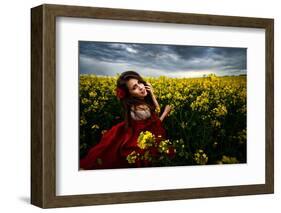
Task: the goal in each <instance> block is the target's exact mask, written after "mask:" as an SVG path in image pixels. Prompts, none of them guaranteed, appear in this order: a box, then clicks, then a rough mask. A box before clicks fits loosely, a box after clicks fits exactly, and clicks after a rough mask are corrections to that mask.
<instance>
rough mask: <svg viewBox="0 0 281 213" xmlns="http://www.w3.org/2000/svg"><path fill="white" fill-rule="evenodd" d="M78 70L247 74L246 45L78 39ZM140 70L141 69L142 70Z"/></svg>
mask: <svg viewBox="0 0 281 213" xmlns="http://www.w3.org/2000/svg"><path fill="white" fill-rule="evenodd" d="M79 53H80V57H79V59H80V61H79V62H80V63H79V68H80V73H95V74H99V75H114V74H116V72H122V71H124V70H127V69H134V70H137V71H140V72H143V74H145V75H151V73H148V72H149V70H153V73H154V75H169V74H173V73H174V74H175V73H181V75H183V73H184V72H186V73H188V72H193V73H194V72H196V71H198V72H199V71H209V72H215V73H216V74H218V75H237V74H246V48H226V47H200V46H182V45H159V44H129V43H109V42H86V41H80V42H79ZM141 70H142V71H141Z"/></svg>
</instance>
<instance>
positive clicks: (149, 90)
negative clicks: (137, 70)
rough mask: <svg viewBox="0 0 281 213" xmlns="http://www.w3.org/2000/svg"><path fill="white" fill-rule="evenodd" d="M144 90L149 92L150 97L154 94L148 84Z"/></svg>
mask: <svg viewBox="0 0 281 213" xmlns="http://www.w3.org/2000/svg"><path fill="white" fill-rule="evenodd" d="M145 89H146V91H148V92H150V93H151V95H153V94H154V91H153V87H152V85H151V84H150V83H147V85H146V86H145Z"/></svg>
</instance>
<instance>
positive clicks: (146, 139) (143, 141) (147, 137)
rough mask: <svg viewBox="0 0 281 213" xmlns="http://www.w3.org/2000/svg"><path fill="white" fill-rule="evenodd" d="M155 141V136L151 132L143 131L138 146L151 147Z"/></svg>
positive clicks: (142, 147)
mask: <svg viewBox="0 0 281 213" xmlns="http://www.w3.org/2000/svg"><path fill="white" fill-rule="evenodd" d="M154 143H155V136H154V135H153V134H152V133H151V132H149V131H145V132H141V133H140V135H139V137H138V147H139V148H141V149H147V148H149V147H152V146H153V145H154Z"/></svg>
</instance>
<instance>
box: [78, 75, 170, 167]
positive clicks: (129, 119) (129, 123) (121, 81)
mask: <svg viewBox="0 0 281 213" xmlns="http://www.w3.org/2000/svg"><path fill="white" fill-rule="evenodd" d="M116 95H117V98H118V99H119V100H120V101H121V103H122V106H123V108H124V112H125V119H124V121H123V122H121V123H118V124H116V125H115V126H113V127H112V128H111V129H110V130H109V131H107V132H106V133H104V135H103V136H102V139H101V141H100V142H99V143H98V144H97V145H95V146H94V147H93V148H91V149H90V151H89V152H88V154H87V155H86V157H85V158H83V159H82V160H80V168H81V169H84V170H85V169H86V170H89V169H112V168H128V167H132V164H129V163H128V162H127V160H126V157H127V156H128V155H129V154H130V153H132V152H133V151H135V150H137V149H138V146H137V139H138V136H139V134H140V133H141V132H143V131H150V132H151V133H152V134H154V135H155V136H157V137H161V138H165V136H166V133H165V130H164V128H163V126H162V121H163V120H164V118H165V117H166V116H167V115H168V114H169V112H170V110H171V107H170V106H168V105H167V106H166V107H165V109H164V111H163V113H162V114H161V116H160V117H158V112H159V111H160V106H159V104H158V102H157V100H156V97H155V95H154V93H153V88H152V86H151V84H149V83H147V82H145V81H144V80H143V78H142V77H141V76H140V75H139V74H138V73H136V72H134V71H127V72H124V73H122V74H121V75H120V77H119V78H118V80H117V89H116ZM133 166H134V167H137V166H140V165H133Z"/></svg>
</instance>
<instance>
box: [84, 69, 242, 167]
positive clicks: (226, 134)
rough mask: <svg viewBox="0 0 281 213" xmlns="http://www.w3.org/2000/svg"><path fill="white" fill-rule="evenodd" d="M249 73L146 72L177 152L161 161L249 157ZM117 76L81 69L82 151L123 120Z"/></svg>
mask: <svg viewBox="0 0 281 213" xmlns="http://www.w3.org/2000/svg"><path fill="white" fill-rule="evenodd" d="M246 78H247V77H246V76H232V77H227V76H226V77H217V76H215V75H214V74H211V75H209V76H206V77H203V78H168V77H163V76H161V77H158V78H145V80H146V81H147V82H149V83H151V84H152V86H153V88H154V93H155V95H156V97H157V100H158V102H159V104H160V106H161V108H163V107H164V106H165V105H171V106H172V107H173V109H172V111H171V113H170V115H169V116H168V117H167V118H165V120H164V127H165V129H166V130H167V135H168V139H169V141H168V142H169V144H170V145H171V146H172V147H173V148H174V149H173V150H174V155H173V158H166V157H165V156H163V157H162V158H161V162H157V165H159V166H180V165H204V164H231V163H245V162H246V145H247V144H246V138H247V137H246V132H247V129H246V114H247V105H246V99H247V97H246V95H247V91H246V85H247V79H246ZM116 80H117V76H116V77H98V76H95V75H80V88H79V89H80V94H79V95H80V157H83V156H84V155H85V154H86V153H87V151H88V149H89V148H90V147H91V146H93V145H95V144H97V143H98V142H99V140H100V139H101V136H102V134H103V132H104V131H106V130H108V129H110V128H111V127H112V126H113V125H115V124H117V123H119V122H120V121H123V116H122V110H121V105H120V103H119V101H118V100H117V98H116V96H115V89H116Z"/></svg>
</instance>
